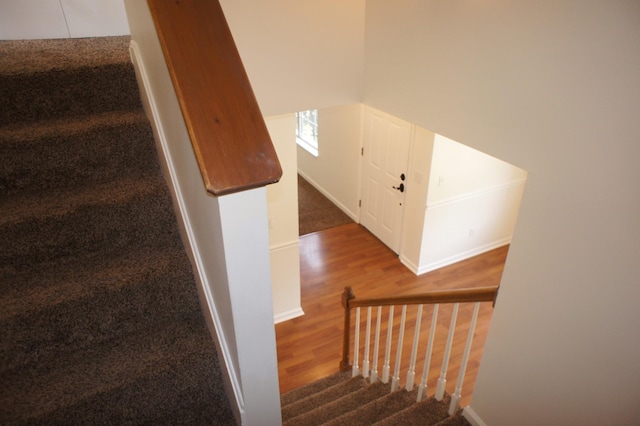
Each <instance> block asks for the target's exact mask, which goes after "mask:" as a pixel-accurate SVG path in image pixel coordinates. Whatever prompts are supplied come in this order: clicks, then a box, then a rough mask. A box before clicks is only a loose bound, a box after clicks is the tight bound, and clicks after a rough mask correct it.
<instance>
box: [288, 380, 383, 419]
mask: <svg viewBox="0 0 640 426" xmlns="http://www.w3.org/2000/svg"><path fill="white" fill-rule="evenodd" d="M362 380H363V381H364V382H365V383H366V380H364V379H362ZM390 386H391V385H389V384H384V383H381V382H378V383H373V384H370V385H366V386H364V387H362V388H361V389H357V390H354V391H353V392H350V393H348V394H345V395H343V396H342V397H341V398H338V399H335V400H333V401H329V402H325V403H323V404H322V405H321V406H319V407H317V408H315V409H313V410H310V411H307V412H305V413H302V414H299V415H297V416H296V417H294V418H292V419H290V420H288V421H287V422H284V423H283V424H285V425H306V426H314V425H324V424H326V423H327V422H330V421H331V420H333V419H335V418H337V417H340V416H342V415H344V414H346V413H349V412H351V411H353V410H356V409H358V408H359V407H361V406H362V405H363V404H367V403H369V402H370V401H374V400H376V399H379V398H383V397H385V396H386V395H388V394H389V390H390Z"/></svg>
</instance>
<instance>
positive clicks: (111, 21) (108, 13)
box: [0, 0, 129, 40]
mask: <svg viewBox="0 0 640 426" xmlns="http://www.w3.org/2000/svg"><path fill="white" fill-rule="evenodd" d="M126 34H129V24H128V22H127V15H126V12H125V8H124V1H123V0H0V40H21V39H43V38H69V37H104V36H115V35H126Z"/></svg>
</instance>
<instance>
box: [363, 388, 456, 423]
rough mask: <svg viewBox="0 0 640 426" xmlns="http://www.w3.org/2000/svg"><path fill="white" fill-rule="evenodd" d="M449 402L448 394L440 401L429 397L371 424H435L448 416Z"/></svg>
mask: <svg viewBox="0 0 640 426" xmlns="http://www.w3.org/2000/svg"><path fill="white" fill-rule="evenodd" d="M450 402H451V397H450V396H449V395H448V394H445V396H444V398H443V399H442V401H438V400H436V399H435V398H434V397H430V398H427V399H425V400H424V401H420V402H418V403H416V404H413V405H411V406H410V407H408V408H405V409H404V410H402V411H399V412H397V413H396V414H394V415H392V416H389V417H386V418H384V419H382V420H380V421H378V422H375V423H373V424H375V425H376V426H396V425H408V424H410V425H415V426H431V425H436V424H438V423H439V422H441V421H443V420H446V419H447V418H448V417H449V412H448V411H449V403H450Z"/></svg>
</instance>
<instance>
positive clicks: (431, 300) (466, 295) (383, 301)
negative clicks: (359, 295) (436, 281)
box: [345, 287, 498, 308]
mask: <svg viewBox="0 0 640 426" xmlns="http://www.w3.org/2000/svg"><path fill="white" fill-rule="evenodd" d="M347 288H349V289H350V287H347ZM347 288H345V292H347ZM350 293H351V294H353V291H352V290H351V291H350ZM497 294H498V287H478V288H466V289H458V290H439V291H430V292H428V293H420V294H411V295H407V296H395V297H380V298H370V299H356V298H355V296H354V297H353V298H350V299H349V301H348V303H349V307H350V308H355V307H358V306H360V307H362V306H389V305H420V304H422V305H428V304H435V303H463V302H493V301H495V298H496V296H497Z"/></svg>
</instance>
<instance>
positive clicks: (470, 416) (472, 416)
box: [462, 405, 487, 426]
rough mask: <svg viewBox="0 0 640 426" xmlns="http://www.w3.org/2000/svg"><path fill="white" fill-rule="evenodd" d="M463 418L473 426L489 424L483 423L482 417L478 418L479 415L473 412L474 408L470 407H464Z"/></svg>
mask: <svg viewBox="0 0 640 426" xmlns="http://www.w3.org/2000/svg"><path fill="white" fill-rule="evenodd" d="M462 417H464V418H465V419H466V420H467V421H468V422H469V423H471V424H472V425H473V426H487V424H486V423H485V422H483V421H482V419H481V418H480V416H478V414H477V413H476V412H475V411H473V408H471V406H469V405H467V406H466V407H464V409H463V410H462Z"/></svg>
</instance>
